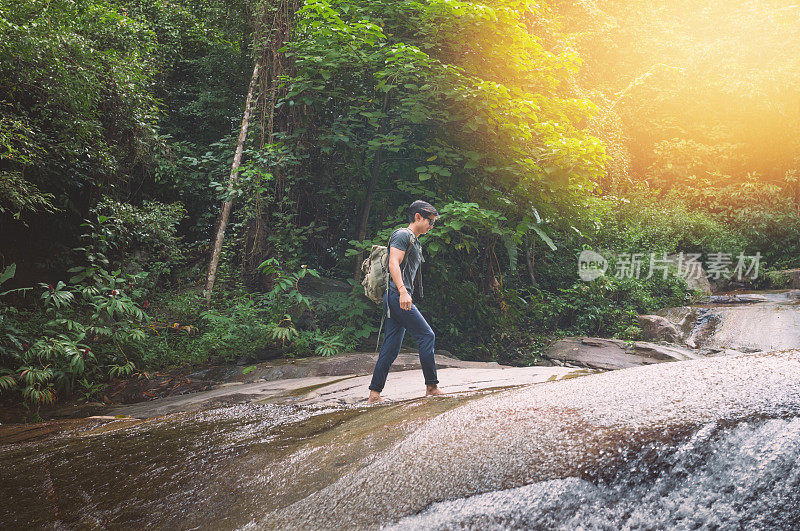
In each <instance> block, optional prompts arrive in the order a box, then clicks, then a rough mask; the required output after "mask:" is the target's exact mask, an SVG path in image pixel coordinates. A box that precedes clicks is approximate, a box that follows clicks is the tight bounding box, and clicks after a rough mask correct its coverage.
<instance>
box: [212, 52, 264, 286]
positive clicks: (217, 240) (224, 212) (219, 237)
mask: <svg viewBox="0 0 800 531" xmlns="http://www.w3.org/2000/svg"><path fill="white" fill-rule="evenodd" d="M260 69H261V63H260V61H256V64H255V67H254V68H253V77H252V78H251V79H250V87H249V88H248V90H247V99H246V100H245V103H244V115H243V116H242V127H241V129H240V130H239V142H238V143H237V144H236V152H235V153H234V155H233V163H231V174H230V176H229V177H228V197H229V198H228V199H226V200H225V201H223V202H222V208H221V210H220V213H219V218H217V226H216V227H217V229H216V233H215V234H214V247H213V249H212V251H211V261H210V262H209V263H208V276H207V277H206V289H205V292H204V295H205V298H206V301H210V300H211V293H212V291H213V290H214V280H216V278H217V265H218V264H219V255H220V253H221V252H222V241H223V240H224V239H225V228H226V227H227V226H228V218H229V217H230V215H231V207H232V206H233V201H232V200H231V199H230V194H231V192H233V189H234V186H235V185H236V179H237V172H238V170H239V164H240V163H241V162H242V152H243V151H244V143H245V140H247V127H248V126H249V125H250V108H251V106H252V103H253V94H254V93H255V91H256V86H258V76H259V70H260Z"/></svg>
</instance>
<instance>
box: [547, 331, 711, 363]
mask: <svg viewBox="0 0 800 531" xmlns="http://www.w3.org/2000/svg"><path fill="white" fill-rule="evenodd" d="M542 355H543V356H544V357H545V358H547V359H549V360H551V361H553V362H558V363H564V364H567V363H568V364H572V365H577V366H581V367H590V368H593V369H625V368H628V367H638V366H641V365H650V364H653V363H660V362H664V361H681V360H687V359H694V358H698V357H702V356H701V355H699V354H698V353H696V352H692V351H691V350H689V349H684V348H681V347H670V346H666V345H658V344H656V343H649V342H646V341H635V342H627V341H622V340H620V339H603V338H599V337H568V338H564V339H561V340H559V341H556V342H555V343H553V344H552V345H550V346H549V347H548V348H547V349H546V350H545V351H544V353H543V354H542Z"/></svg>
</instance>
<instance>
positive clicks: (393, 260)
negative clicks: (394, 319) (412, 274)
mask: <svg viewBox="0 0 800 531" xmlns="http://www.w3.org/2000/svg"><path fill="white" fill-rule="evenodd" d="M405 255H406V253H405V251H402V250H400V249H398V248H397V247H389V274H390V275H391V276H392V280H394V285H395V286H397V291H398V292H399V293H400V308H402V309H403V310H410V309H411V295H409V294H408V290H407V289H406V286H405V284H403V273H402V272H401V271H400V262H402V261H403V257H404V256H405Z"/></svg>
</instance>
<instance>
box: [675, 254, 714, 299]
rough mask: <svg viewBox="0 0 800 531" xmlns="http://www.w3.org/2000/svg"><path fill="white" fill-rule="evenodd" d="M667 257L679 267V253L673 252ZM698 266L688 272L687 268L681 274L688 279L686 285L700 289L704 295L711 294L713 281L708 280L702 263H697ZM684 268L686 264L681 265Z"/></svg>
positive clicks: (692, 288) (695, 289) (696, 289)
mask: <svg viewBox="0 0 800 531" xmlns="http://www.w3.org/2000/svg"><path fill="white" fill-rule="evenodd" d="M667 259H668V260H670V261H671V262H672V263H673V264H674V265H675V268H677V266H678V263H679V260H680V257H679V255H677V254H672V255H669V256H667ZM697 266H698V267H694V265H693V266H692V268H691V271H688V272H686V271H685V270H684V271H682V274H681V276H682V277H684V279H685V280H686V285H687V286H688V287H689V289H690V290H692V291H698V292H700V293H701V294H703V295H711V292H712V289H711V283H710V282H709V281H708V274H707V273H706V270H705V269H703V267H702V266H701V265H700V264H697ZM681 267H682V269H684V267H685V266H683V265H682V266H681Z"/></svg>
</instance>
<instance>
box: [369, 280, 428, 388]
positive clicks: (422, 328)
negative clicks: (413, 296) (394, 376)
mask: <svg viewBox="0 0 800 531" xmlns="http://www.w3.org/2000/svg"><path fill="white" fill-rule="evenodd" d="M387 304H388V305H389V309H390V310H391V312H390V316H391V317H390V318H389V319H386V336H385V337H384V339H383V346H382V347H381V353H380V355H379V356H378V362H377V363H376V364H375V370H374V371H373V373H372V383H370V384H369V388H370V389H372V390H373V391H378V392H379V393H380V392H381V391H383V386H384V385H385V384H386V375H387V374H389V368H390V367H391V366H392V363H393V362H394V360H395V359H396V358H397V354H399V353H400V346H401V345H402V344H403V336H404V335H405V333H406V329H408V330H409V331H410V332H411V334H412V335H413V336H414V339H415V340H416V341H417V347H418V348H419V362H420V364H421V365H422V374H423V375H424V376H425V384H426V385H436V384H438V383H439V380H438V379H437V378H436V362H434V360H433V344H434V342H435V341H436V336H435V335H434V333H433V330H431V327H430V325H429V324H428V321H426V320H425V318H424V317H423V316H422V314H421V313H419V310H418V309H417V307H416V306H415V305H414V304H412V305H411V309H410V310H403V309H401V308H400V294H399V293H397V292H394V291H391V290H387V291H386V293H384V294H383V311H384V312H385V311H386V305H387Z"/></svg>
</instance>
